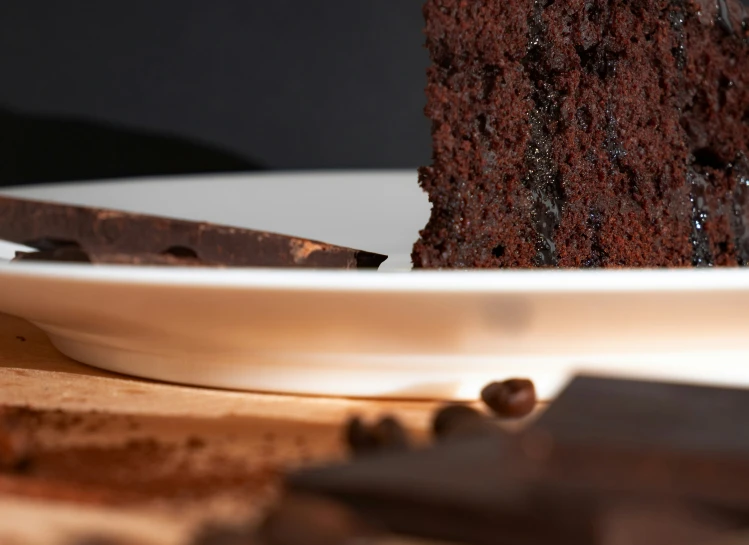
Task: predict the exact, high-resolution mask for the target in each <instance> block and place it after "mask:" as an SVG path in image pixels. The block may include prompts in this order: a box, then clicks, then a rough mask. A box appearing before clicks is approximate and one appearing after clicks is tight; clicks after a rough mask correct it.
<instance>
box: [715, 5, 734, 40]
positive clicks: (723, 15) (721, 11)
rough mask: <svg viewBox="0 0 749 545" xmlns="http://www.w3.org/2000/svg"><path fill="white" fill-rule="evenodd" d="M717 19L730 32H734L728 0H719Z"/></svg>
mask: <svg viewBox="0 0 749 545" xmlns="http://www.w3.org/2000/svg"><path fill="white" fill-rule="evenodd" d="M715 21H716V22H717V23H718V25H720V27H721V28H722V29H723V30H725V31H726V32H727V33H728V34H733V33H734V30H733V23H732V21H731V12H730V11H729V9H728V4H727V3H726V0H718V14H717V15H716V17H715Z"/></svg>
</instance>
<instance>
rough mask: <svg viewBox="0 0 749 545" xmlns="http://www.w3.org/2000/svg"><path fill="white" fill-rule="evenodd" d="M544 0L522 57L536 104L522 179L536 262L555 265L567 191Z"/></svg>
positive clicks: (538, 5) (532, 21) (536, 10)
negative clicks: (556, 147) (556, 142)
mask: <svg viewBox="0 0 749 545" xmlns="http://www.w3.org/2000/svg"><path fill="white" fill-rule="evenodd" d="M544 6H545V2H544V1H543V0H536V1H535V2H534V6H533V14H532V15H531V17H530V18H529V20H528V27H529V36H528V50H527V53H526V56H525V59H524V61H523V64H524V66H525V69H526V70H527V71H528V72H529V74H530V81H531V86H532V91H531V96H530V98H531V100H532V101H533V104H534V107H533V109H532V110H531V111H530V113H529V114H528V118H529V122H530V133H531V138H530V142H529V143H528V148H527V149H526V153H525V162H526V166H527V169H528V174H527V175H526V177H525V179H524V180H523V183H524V184H525V186H526V187H527V188H528V189H530V192H531V196H532V200H533V227H534V229H535V231H536V235H537V236H536V250H537V252H538V253H537V254H536V258H535V264H536V265H537V266H556V265H557V261H558V256H557V250H556V244H555V243H554V233H555V232H556V229H557V227H559V222H560V220H561V215H562V206H563V205H564V192H563V190H562V181H561V177H560V175H559V169H558V167H557V165H556V163H555V161H554V159H553V156H552V146H553V136H554V135H553V134H552V132H553V131H552V125H553V124H554V123H556V122H557V121H558V119H559V97H558V93H557V91H555V90H554V89H553V88H552V87H551V85H550V83H549V81H550V80H551V74H549V73H547V72H548V70H547V69H546V64H547V63H545V62H544V61H545V56H546V55H547V54H548V52H547V49H548V46H547V44H546V43H545V41H544V35H545V33H546V28H545V26H544V22H543V18H542V14H543V10H544Z"/></svg>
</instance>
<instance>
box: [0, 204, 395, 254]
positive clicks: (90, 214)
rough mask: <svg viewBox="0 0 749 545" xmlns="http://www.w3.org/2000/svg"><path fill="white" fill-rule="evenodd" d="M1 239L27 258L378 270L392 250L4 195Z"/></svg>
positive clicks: (0, 217) (0, 226)
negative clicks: (378, 250) (18, 246)
mask: <svg viewBox="0 0 749 545" xmlns="http://www.w3.org/2000/svg"><path fill="white" fill-rule="evenodd" d="M0 239H2V240H7V241H10V242H15V243H17V244H24V245H26V246H30V247H32V248H36V249H38V250H39V252H34V253H27V254H22V255H20V256H19V258H18V259H21V260H47V261H49V260H56V261H79V262H90V263H115V264H138V265H142V264H154V265H200V266H218V267H221V266H224V267H300V268H341V269H355V268H377V267H379V266H380V264H381V263H382V262H383V261H385V259H387V256H384V255H380V254H376V253H372V252H365V251H361V250H356V249H352V248H345V247H341V246H334V245H331V244H326V243H323V242H318V241H313V240H307V239H302V238H296V237H290V236H286V235H279V234H275V233H268V232H264V231H255V230H250V229H240V228H236V227H229V226H224V225H215V224H211V223H201V222H192V221H185V220H178V219H170V218H163V217H157V216H148V215H143V214H133V213H128V212H120V211H114V210H106V209H100V208H89V207H83V206H71V205H65V204H54V203H47V202H39V201H31V200H25V199H15V198H10V197H0Z"/></svg>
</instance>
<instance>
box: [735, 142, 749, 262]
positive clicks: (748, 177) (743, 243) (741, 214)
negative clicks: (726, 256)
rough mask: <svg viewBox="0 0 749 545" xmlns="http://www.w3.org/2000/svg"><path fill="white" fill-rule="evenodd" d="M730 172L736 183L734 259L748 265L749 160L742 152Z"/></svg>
mask: <svg viewBox="0 0 749 545" xmlns="http://www.w3.org/2000/svg"><path fill="white" fill-rule="evenodd" d="M731 173H732V175H733V177H734V180H735V183H736V185H735V187H734V191H733V216H732V218H731V225H732V227H733V232H734V236H735V237H736V239H735V240H736V261H737V262H738V264H739V265H740V266H746V265H749V218H748V217H747V213H748V212H749V161H747V158H746V157H745V156H744V154H743V153H742V154H740V155H739V156H738V157H737V158H736V161H734V163H733V166H732V168H731Z"/></svg>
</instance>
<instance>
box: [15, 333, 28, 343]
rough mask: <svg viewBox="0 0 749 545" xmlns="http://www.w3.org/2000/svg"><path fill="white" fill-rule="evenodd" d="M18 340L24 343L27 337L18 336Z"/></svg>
mask: <svg viewBox="0 0 749 545" xmlns="http://www.w3.org/2000/svg"><path fill="white" fill-rule="evenodd" d="M16 339H18V340H19V341H21V342H22V343H25V342H26V337H24V336H23V335H16Z"/></svg>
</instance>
